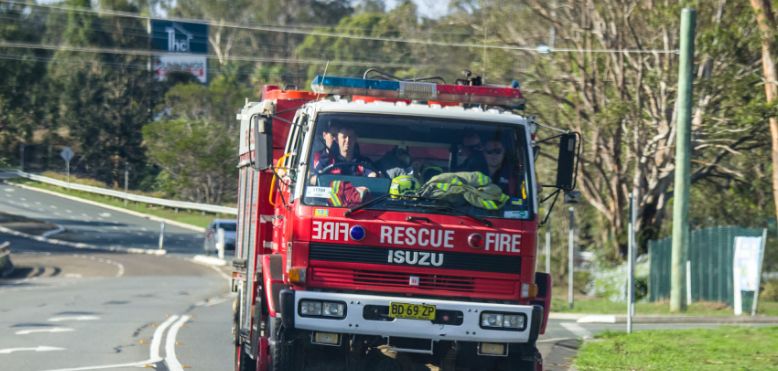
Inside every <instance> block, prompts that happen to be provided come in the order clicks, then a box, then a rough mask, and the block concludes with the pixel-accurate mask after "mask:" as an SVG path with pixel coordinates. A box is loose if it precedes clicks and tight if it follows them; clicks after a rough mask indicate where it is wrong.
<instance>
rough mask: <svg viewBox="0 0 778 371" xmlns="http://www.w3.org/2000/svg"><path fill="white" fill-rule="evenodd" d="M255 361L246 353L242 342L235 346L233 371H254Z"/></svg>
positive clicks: (255, 367)
mask: <svg viewBox="0 0 778 371" xmlns="http://www.w3.org/2000/svg"><path fill="white" fill-rule="evenodd" d="M256 369H257V363H256V362H255V361H254V360H253V359H251V357H249V355H248V354H246V351H245V350H244V348H243V344H239V345H236V346H235V371H256Z"/></svg>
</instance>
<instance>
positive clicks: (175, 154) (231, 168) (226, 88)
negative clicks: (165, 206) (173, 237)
mask: <svg viewBox="0 0 778 371" xmlns="http://www.w3.org/2000/svg"><path fill="white" fill-rule="evenodd" d="M252 94H253V92H252V91H251V90H250V89H247V88H246V87H245V85H244V84H242V83H241V82H240V81H238V80H237V79H235V78H232V79H230V78H228V77H225V76H221V75H220V76H217V77H216V78H214V79H213V81H211V84H210V85H209V86H208V87H206V86H203V85H201V84H198V83H188V84H179V85H176V86H174V87H172V88H171V89H170V91H168V92H167V94H165V98H164V101H163V103H162V104H161V105H160V106H158V107H157V110H158V111H161V112H165V116H164V117H163V118H162V119H160V120H156V121H154V122H152V123H150V124H148V125H146V126H145V127H144V128H143V139H144V142H145V146H146V148H147V149H148V152H149V155H150V157H151V160H152V161H153V162H154V163H156V164H157V165H158V166H160V167H161V168H162V169H163V172H162V174H160V178H159V179H160V180H161V182H162V183H163V185H162V188H163V189H162V190H163V191H165V192H167V193H168V194H169V195H171V196H175V197H178V198H182V199H186V200H190V201H195V202H205V203H214V204H219V203H221V202H223V200H224V198H225V196H227V195H234V194H236V193H237V175H238V173H237V172H236V171H235V161H236V159H237V149H238V132H239V129H240V123H239V122H238V121H237V120H235V112H236V111H237V110H238V108H239V107H240V106H241V105H242V103H243V100H244V99H245V98H246V97H249V96H251V95H252Z"/></svg>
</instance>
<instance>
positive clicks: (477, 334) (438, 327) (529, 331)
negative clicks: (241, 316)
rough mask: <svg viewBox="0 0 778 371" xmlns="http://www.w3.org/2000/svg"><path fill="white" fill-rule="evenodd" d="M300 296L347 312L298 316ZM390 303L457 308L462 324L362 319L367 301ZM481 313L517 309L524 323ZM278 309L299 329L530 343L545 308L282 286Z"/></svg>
mask: <svg viewBox="0 0 778 371" xmlns="http://www.w3.org/2000/svg"><path fill="white" fill-rule="evenodd" d="M304 299H313V300H323V301H339V302H345V303H346V307H347V310H346V317H345V318H342V319H331V318H322V317H302V316H300V314H299V311H298V307H299V303H300V300H304ZM390 302H398V303H409V304H428V305H435V306H436V308H437V309H438V310H452V311H460V312H462V313H463V317H464V318H463V321H462V324H461V325H442V324H434V323H432V321H422V320H411V319H399V318H395V319H392V320H390V321H377V320H368V319H365V317H364V314H363V313H364V307H365V306H366V305H377V306H388V305H389V303H390ZM482 312H501V313H521V314H524V315H526V316H527V317H526V318H527V320H526V326H525V328H524V330H521V331H519V330H516V331H514V330H503V329H486V328H481V327H480V326H479V322H480V318H481V313H482ZM281 313H282V320H283V323H284V324H285V326H287V327H293V328H296V329H301V330H311V331H321V332H335V333H346V334H359V335H380V336H384V337H409V338H420V339H431V340H436V341H443V340H448V341H471V342H498V343H534V342H535V341H536V340H537V337H538V332H539V330H540V327H541V326H542V323H541V321H542V319H543V309H542V308H541V307H539V306H528V305H506V304H489V303H473V302H463V301H451V300H434V299H417V298H409V297H390V296H373V295H355V294H340V293H326V292H313V291H292V290H284V291H282V293H281ZM292 318H293V321H292V320H291V319H292Z"/></svg>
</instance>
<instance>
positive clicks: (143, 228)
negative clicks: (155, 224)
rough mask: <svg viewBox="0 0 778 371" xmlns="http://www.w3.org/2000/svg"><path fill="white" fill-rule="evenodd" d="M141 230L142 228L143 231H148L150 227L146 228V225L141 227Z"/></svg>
mask: <svg viewBox="0 0 778 371" xmlns="http://www.w3.org/2000/svg"><path fill="white" fill-rule="evenodd" d="M140 230H142V231H144V232H146V231H148V229H146V228H145V227H141V229H140Z"/></svg>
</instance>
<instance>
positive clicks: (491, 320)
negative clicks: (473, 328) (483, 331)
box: [481, 313, 502, 327]
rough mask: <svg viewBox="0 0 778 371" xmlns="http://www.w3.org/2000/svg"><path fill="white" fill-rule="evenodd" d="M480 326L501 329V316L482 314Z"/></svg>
mask: <svg viewBox="0 0 778 371" xmlns="http://www.w3.org/2000/svg"><path fill="white" fill-rule="evenodd" d="M481 326H483V327H502V314H497V313H482V314H481Z"/></svg>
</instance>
